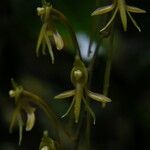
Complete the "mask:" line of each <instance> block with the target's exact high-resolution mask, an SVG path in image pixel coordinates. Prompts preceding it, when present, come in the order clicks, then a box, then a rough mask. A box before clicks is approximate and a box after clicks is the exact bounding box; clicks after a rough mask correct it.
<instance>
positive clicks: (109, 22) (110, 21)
mask: <svg viewBox="0 0 150 150" xmlns="http://www.w3.org/2000/svg"><path fill="white" fill-rule="evenodd" d="M117 11H118V8H116V9H115V11H114V13H113V15H112V17H111V18H110V20H109V21H108V23H107V24H106V26H105V27H104V28H103V29H101V30H100V32H103V31H105V30H106V29H107V28H108V27H109V25H110V24H111V23H112V22H113V20H114V18H115V16H116V14H117Z"/></svg>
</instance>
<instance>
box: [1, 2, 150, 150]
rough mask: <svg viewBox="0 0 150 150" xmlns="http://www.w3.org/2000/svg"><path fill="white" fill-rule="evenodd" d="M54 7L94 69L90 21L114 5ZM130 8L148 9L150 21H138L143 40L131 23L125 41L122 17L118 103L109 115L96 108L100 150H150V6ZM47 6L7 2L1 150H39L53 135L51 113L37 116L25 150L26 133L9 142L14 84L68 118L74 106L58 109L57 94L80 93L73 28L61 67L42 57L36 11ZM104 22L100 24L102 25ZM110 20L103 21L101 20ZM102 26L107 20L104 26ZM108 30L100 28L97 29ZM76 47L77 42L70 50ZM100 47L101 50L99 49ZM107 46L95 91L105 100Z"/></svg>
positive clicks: (115, 88) (60, 54) (116, 62)
mask: <svg viewBox="0 0 150 150" xmlns="http://www.w3.org/2000/svg"><path fill="white" fill-rule="evenodd" d="M51 2H52V4H53V7H55V8H56V9H58V10H60V11H62V12H63V13H64V14H65V15H66V16H67V17H68V19H69V20H70V22H71V24H72V25H73V28H74V29H75V31H76V34H77V38H78V41H79V44H80V48H81V50H82V52H81V53H82V56H83V58H84V60H85V61H86V62H88V61H90V58H89V57H88V56H87V49H88V45H89V39H90V36H91V32H92V30H91V29H92V23H93V22H94V19H93V18H92V17H90V14H91V13H92V12H93V11H94V10H95V9H96V8H97V6H96V3H97V4H98V3H99V4H98V5H107V4H109V3H110V2H109V1H108V2H107V1H105V0H101V1H100V0H99V1H98V0H97V2H96V1H93V0H82V1H81V0H76V1H71V0H63V1H62V0H51ZM128 3H129V4H132V5H135V6H137V7H140V8H143V9H145V10H146V11H147V13H146V14H133V17H134V18H135V20H136V21H137V23H138V24H139V26H140V27H141V29H142V32H141V33H139V32H138V31H137V29H136V28H135V27H134V26H133V24H132V22H131V21H130V19H129V18H128V31H127V32H126V33H124V32H123V31H122V27H121V26H120V25H119V24H120V20H119V19H120V18H119V16H118V17H117V18H119V19H117V20H116V21H117V23H116V34H115V41H114V43H115V44H114V46H115V53H114V59H113V63H112V72H111V79H110V92H109V97H111V99H112V103H111V104H109V105H108V106H107V107H106V109H102V107H101V106H100V105H99V104H98V103H94V104H93V103H92V108H93V109H94V111H95V113H96V116H97V121H96V125H95V126H92V135H91V141H92V149H93V150H148V149H150V142H149V141H150V37H149V36H150V20H149V18H150V15H149V8H150V7H149V6H150V2H149V0H144V1H136V0H131V1H129V2H128ZM39 6H41V1H40V0H36V1H35V0H34V1H32V0H1V1H0V150H17V149H20V150H27V149H28V150H30V149H31V150H37V149H38V146H39V143H40V139H41V137H42V132H43V130H44V129H49V130H51V129H50V125H49V122H48V120H47V117H46V116H45V115H44V113H43V112H42V111H41V110H39V109H37V111H36V116H37V118H36V124H35V126H34V128H33V130H32V131H31V132H24V133H23V141H22V145H21V146H20V147H19V146H18V127H17V126H16V127H15V128H14V130H13V133H12V134H9V124H10V120H11V114H12V112H13V110H14V103H13V100H12V99H10V98H9V95H8V91H9V90H10V89H11V88H12V87H11V83H10V79H11V78H12V77H13V78H14V79H15V80H16V81H17V82H18V83H19V84H21V85H23V86H24V88H25V89H27V90H29V91H32V92H34V93H36V94H38V95H40V96H41V97H43V98H44V99H45V100H47V102H48V103H49V104H51V105H52V106H53V107H55V111H56V112H57V114H58V116H61V115H62V114H63V113H64V112H65V111H66V109H67V108H68V106H69V103H67V104H66V103H65V102H64V101H61V102H59V101H54V100H53V96H55V95H56V94H58V93H60V92H62V91H64V90H68V89H72V88H73V87H72V84H71V82H70V70H71V68H72V64H73V61H74V54H75V52H74V51H73V49H72V48H71V44H70V43H71V42H70V41H71V39H70V37H69V34H68V32H67V30H66V29H65V28H61V27H60V25H58V27H59V28H60V32H61V33H62V35H63V38H64V41H65V48H64V49H63V50H62V51H57V50H56V49H55V46H54V48H53V51H54V55H55V64H54V65H52V64H51V60H50V57H49V55H47V56H43V55H40V57H39V58H37V57H36V55H35V49H36V42H37V37H38V34H39V31H40V28H41V25H42V23H41V20H40V18H39V17H38V16H37V12H36V8H37V7H39ZM95 18H96V17H95ZM101 18H103V16H102V17H101ZM101 18H99V19H101ZM101 27H102V23H101V22H100V24H99V26H98V27H96V28H97V32H99V30H100V28H101ZM68 41H69V42H68ZM95 44H96V40H95V42H94V44H93V48H94V46H95ZM106 48H107V39H106V41H103V42H102V44H101V46H100V49H99V56H98V57H97V58H96V61H95V64H94V68H93V78H92V84H91V90H92V91H95V92H99V91H101V92H102V87H103V76H104V70H105V63H106Z"/></svg>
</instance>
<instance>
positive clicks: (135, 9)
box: [127, 6, 146, 13]
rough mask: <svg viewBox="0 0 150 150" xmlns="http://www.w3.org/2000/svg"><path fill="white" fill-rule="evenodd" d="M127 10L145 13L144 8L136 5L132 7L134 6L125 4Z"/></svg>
mask: <svg viewBox="0 0 150 150" xmlns="http://www.w3.org/2000/svg"><path fill="white" fill-rule="evenodd" d="M127 10H128V11H129V12H133V13H146V11H145V10H143V9H141V8H138V7H134V6H127Z"/></svg>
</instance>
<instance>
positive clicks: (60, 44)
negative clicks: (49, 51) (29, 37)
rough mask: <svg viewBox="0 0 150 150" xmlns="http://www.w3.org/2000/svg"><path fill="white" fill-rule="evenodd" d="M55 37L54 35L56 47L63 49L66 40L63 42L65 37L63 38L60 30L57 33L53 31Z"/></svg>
mask: <svg viewBox="0 0 150 150" xmlns="http://www.w3.org/2000/svg"><path fill="white" fill-rule="evenodd" d="M53 37H54V41H55V44H56V48H57V49H58V50H61V49H63V47H64V42H63V39H62V37H61V35H60V34H59V33H58V32H56V33H53Z"/></svg>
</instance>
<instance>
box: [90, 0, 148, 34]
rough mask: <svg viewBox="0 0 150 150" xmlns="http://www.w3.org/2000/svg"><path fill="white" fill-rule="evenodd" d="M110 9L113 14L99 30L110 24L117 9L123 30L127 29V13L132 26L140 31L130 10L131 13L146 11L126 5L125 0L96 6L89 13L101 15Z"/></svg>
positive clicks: (116, 0) (114, 0)
mask: <svg viewBox="0 0 150 150" xmlns="http://www.w3.org/2000/svg"><path fill="white" fill-rule="evenodd" d="M111 11H113V15H112V17H111V19H110V20H109V22H108V23H107V24H106V25H105V27H104V28H102V29H101V30H100V32H102V31H104V30H106V29H107V28H108V27H109V26H110V25H111V23H112V22H113V20H114V19H115V16H116V14H117V12H118V11H119V13H120V18H121V22H122V26H123V29H124V31H127V14H128V16H129V17H130V19H131V21H132V23H133V24H134V26H135V27H136V28H137V29H138V30H139V32H141V29H140V27H139V26H138V25H137V23H136V21H135V20H134V19H133V17H132V16H131V14H130V12H131V13H145V12H146V11H145V10H143V9H140V8H137V7H134V6H129V5H127V4H126V1H125V0H113V4H111V5H108V6H104V7H100V8H97V9H96V10H95V11H94V12H93V13H92V14H91V15H92V16H94V15H102V14H105V13H108V12H111Z"/></svg>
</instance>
